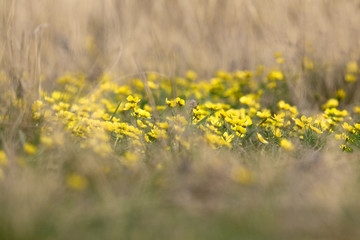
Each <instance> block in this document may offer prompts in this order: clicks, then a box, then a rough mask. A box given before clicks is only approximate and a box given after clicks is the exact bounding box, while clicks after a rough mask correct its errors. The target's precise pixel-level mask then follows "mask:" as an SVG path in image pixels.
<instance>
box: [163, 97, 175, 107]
mask: <svg viewBox="0 0 360 240" xmlns="http://www.w3.org/2000/svg"><path fill="white" fill-rule="evenodd" d="M165 102H166V104H167V105H168V106H169V107H175V106H176V102H175V101H174V100H168V99H167V98H166V99H165Z"/></svg>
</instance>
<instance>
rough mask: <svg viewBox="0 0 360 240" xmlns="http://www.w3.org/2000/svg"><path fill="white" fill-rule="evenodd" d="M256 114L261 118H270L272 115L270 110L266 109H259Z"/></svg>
mask: <svg viewBox="0 0 360 240" xmlns="http://www.w3.org/2000/svg"><path fill="white" fill-rule="evenodd" d="M256 116H258V117H259V118H269V117H270V116H271V113H270V110H268V109H264V110H263V111H262V112H260V111H258V112H257V113H256Z"/></svg>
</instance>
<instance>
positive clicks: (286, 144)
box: [280, 138, 294, 151]
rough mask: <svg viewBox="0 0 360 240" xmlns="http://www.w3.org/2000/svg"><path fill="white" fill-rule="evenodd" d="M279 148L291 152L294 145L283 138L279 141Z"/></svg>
mask: <svg viewBox="0 0 360 240" xmlns="http://www.w3.org/2000/svg"><path fill="white" fill-rule="evenodd" d="M280 146H281V147H282V148H283V149H285V150H286V151H293V150H294V145H293V144H292V143H291V142H290V141H289V140H287V139H285V138H283V139H281V141H280Z"/></svg>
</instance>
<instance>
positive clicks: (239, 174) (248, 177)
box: [230, 166, 254, 184]
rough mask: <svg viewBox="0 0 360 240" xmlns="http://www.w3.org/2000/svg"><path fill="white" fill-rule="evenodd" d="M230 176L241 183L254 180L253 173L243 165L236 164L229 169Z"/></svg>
mask: <svg viewBox="0 0 360 240" xmlns="http://www.w3.org/2000/svg"><path fill="white" fill-rule="evenodd" d="M230 177H231V179H232V180H233V181H235V182H238V183H242V184H251V183H252V182H253V181H254V174H253V173H252V172H251V171H249V170H247V169H246V168H244V167H240V166H236V167H233V168H232V169H231V172H230Z"/></svg>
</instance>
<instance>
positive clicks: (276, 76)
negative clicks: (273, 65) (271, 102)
mask: <svg viewBox="0 0 360 240" xmlns="http://www.w3.org/2000/svg"><path fill="white" fill-rule="evenodd" d="M267 77H268V79H269V80H271V81H275V80H284V75H283V73H282V72H281V71H271V72H270V73H269V74H268V76H267Z"/></svg>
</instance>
